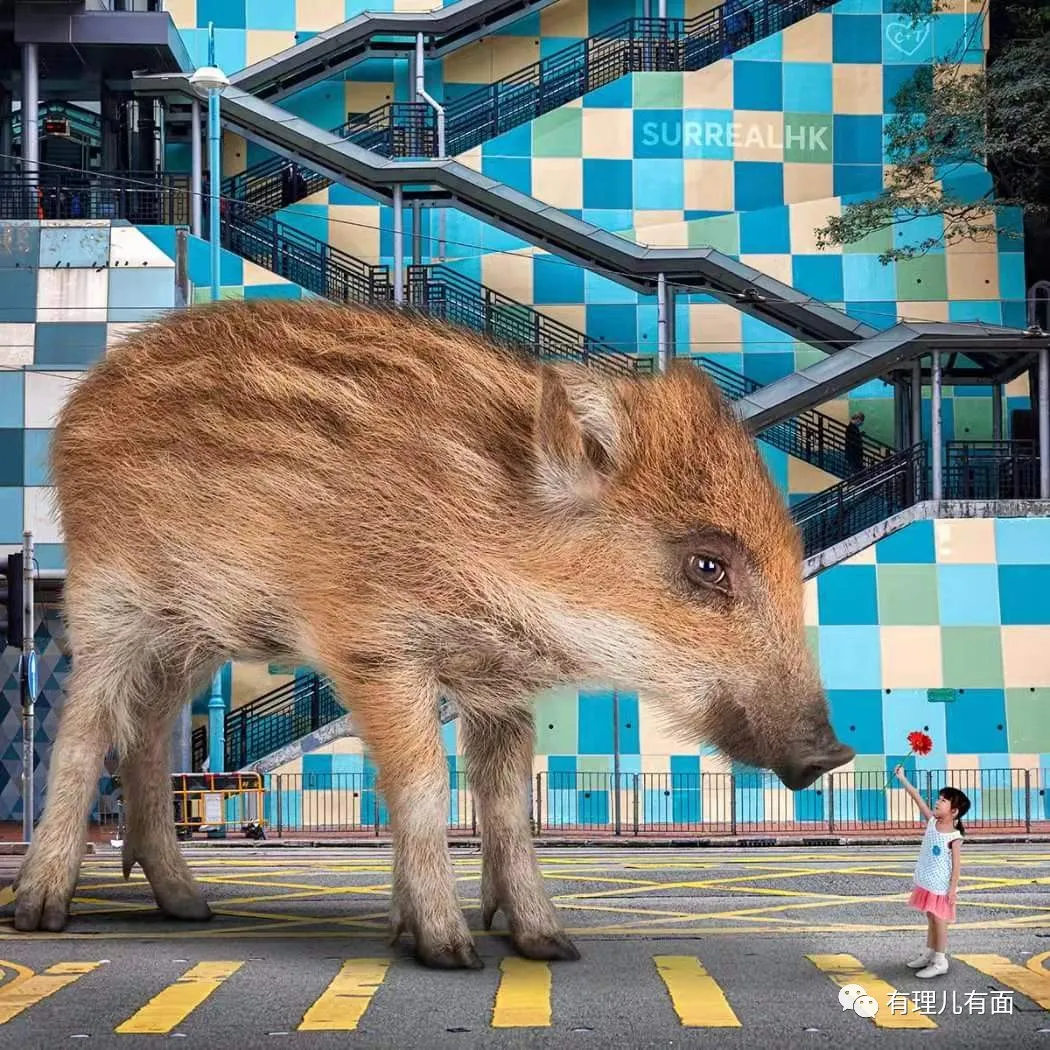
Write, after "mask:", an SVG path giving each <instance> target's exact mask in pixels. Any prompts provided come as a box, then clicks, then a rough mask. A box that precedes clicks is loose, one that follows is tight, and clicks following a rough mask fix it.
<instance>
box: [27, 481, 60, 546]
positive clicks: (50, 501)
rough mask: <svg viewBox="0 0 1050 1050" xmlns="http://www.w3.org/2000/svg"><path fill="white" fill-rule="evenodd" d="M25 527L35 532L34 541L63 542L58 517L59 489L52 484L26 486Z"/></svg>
mask: <svg viewBox="0 0 1050 1050" xmlns="http://www.w3.org/2000/svg"><path fill="white" fill-rule="evenodd" d="M22 492H23V493H24V499H25V507H24V517H23V522H24V524H23V528H25V529H27V530H28V531H29V532H31V533H32V534H33V542H34V543H62V542H63V536H62V525H61V522H60V521H59V517H58V503H57V499H56V497H57V494H58V490H57V489H55V488H54V487H52V486H50V485H42V486H39V487H30V486H28V485H27V486H26V487H25V488H24V489H23V490H22Z"/></svg>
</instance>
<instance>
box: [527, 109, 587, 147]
mask: <svg viewBox="0 0 1050 1050" xmlns="http://www.w3.org/2000/svg"><path fill="white" fill-rule="evenodd" d="M532 155H533V156H534V157H582V156H583V110H582V109H579V108H577V107H575V106H563V107H562V108H561V109H555V110H553V111H552V112H550V113H545V114H544V115H543V116H542V117H537V118H536V119H535V120H534V121H533V123H532Z"/></svg>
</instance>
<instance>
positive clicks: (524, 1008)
mask: <svg viewBox="0 0 1050 1050" xmlns="http://www.w3.org/2000/svg"><path fill="white" fill-rule="evenodd" d="M499 968H500V979H499V988H498V989H497V990H496V1002H495V1004H494V1006H493V1008H492V1027H493V1028H549V1027H550V1023H551V969H550V966H549V965H548V964H547V963H545V962H538V961H537V960H535V959H515V958H507V959H504V960H503V961H502V962H501V963H500V964H499Z"/></svg>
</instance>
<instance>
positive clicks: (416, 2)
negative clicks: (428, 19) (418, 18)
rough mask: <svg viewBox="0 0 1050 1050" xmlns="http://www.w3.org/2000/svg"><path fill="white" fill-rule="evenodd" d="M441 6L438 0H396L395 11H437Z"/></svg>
mask: <svg viewBox="0 0 1050 1050" xmlns="http://www.w3.org/2000/svg"><path fill="white" fill-rule="evenodd" d="M440 7H441V4H440V3H439V2H438V0H394V10H395V11H407V12H409V13H413V14H414V13H416V12H426V11H437V10H439V9H440Z"/></svg>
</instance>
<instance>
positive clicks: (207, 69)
mask: <svg viewBox="0 0 1050 1050" xmlns="http://www.w3.org/2000/svg"><path fill="white" fill-rule="evenodd" d="M190 83H191V84H192V85H193V86H194V87H195V88H200V89H202V90H204V91H211V90H212V89H214V90H216V91H221V90H222V89H223V88H226V87H229V86H230V78H229V77H228V76H227V75H226V74H225V73H224V72H223V71H222V70H221V69H219V67H218V66H201V67H200V68H199V69H195V70H194V71H193V73H192V74H191V75H190Z"/></svg>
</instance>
